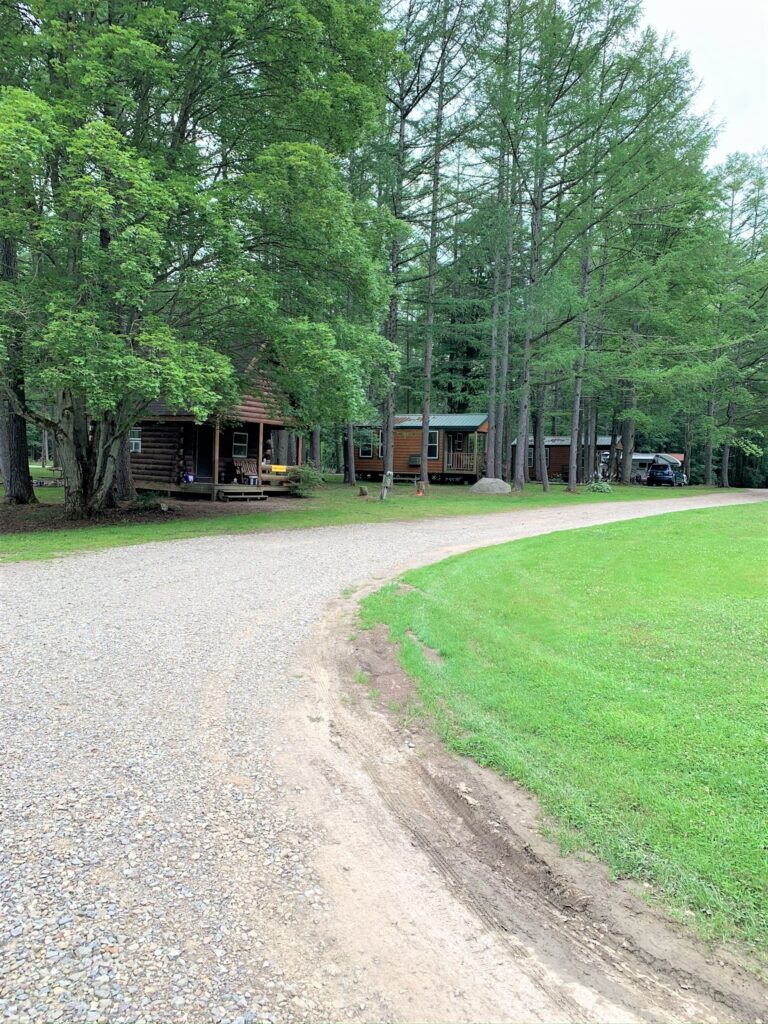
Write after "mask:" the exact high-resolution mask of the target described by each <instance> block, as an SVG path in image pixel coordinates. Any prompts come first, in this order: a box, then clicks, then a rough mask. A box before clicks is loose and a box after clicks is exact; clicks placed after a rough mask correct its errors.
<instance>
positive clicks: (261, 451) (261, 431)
mask: <svg viewBox="0 0 768 1024" xmlns="http://www.w3.org/2000/svg"><path fill="white" fill-rule="evenodd" d="M263 461H264V424H263V423H262V422H261V420H259V477H258V479H259V484H261V464H262V463H263Z"/></svg>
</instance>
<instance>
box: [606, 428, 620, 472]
mask: <svg viewBox="0 0 768 1024" xmlns="http://www.w3.org/2000/svg"><path fill="white" fill-rule="evenodd" d="M618 440H619V422H618V420H617V419H616V417H615V416H614V417H613V419H612V420H611V447H610V448H609V449H608V469H607V473H606V477H607V479H608V480H613V479H614V478H615V477H616V475H617V471H616V458H617V456H618V452H619V448H618Z"/></svg>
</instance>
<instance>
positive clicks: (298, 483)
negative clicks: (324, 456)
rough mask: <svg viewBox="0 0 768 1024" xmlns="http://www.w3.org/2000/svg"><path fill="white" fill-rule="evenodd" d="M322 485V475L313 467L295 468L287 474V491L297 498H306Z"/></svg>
mask: <svg viewBox="0 0 768 1024" xmlns="http://www.w3.org/2000/svg"><path fill="white" fill-rule="evenodd" d="M322 485H323V474H322V473H318V471H317V470H316V469H315V467H314V466H295V467H294V468H293V469H292V470H291V471H290V473H289V474H288V485H287V486H288V490H289V491H290V493H291V494H294V495H295V496H296V497H297V498H308V497H310V495H311V494H312V493H313V492H314V491H316V490H317V489H318V488H319V487H322Z"/></svg>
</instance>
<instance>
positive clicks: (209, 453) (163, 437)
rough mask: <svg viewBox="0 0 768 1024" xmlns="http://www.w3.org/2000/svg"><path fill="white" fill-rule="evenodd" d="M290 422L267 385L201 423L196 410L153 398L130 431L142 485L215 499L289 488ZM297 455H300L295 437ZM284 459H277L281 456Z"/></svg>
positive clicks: (136, 478)
mask: <svg viewBox="0 0 768 1024" xmlns="http://www.w3.org/2000/svg"><path fill="white" fill-rule="evenodd" d="M287 435H288V428H287V425H286V420H285V416H284V415H283V414H282V413H281V411H280V409H279V406H278V404H277V402H276V401H275V399H274V396H273V395H272V393H271V391H270V389H269V387H268V386H266V385H264V387H263V388H262V389H261V390H260V393H258V394H251V395H246V396H244V397H243V399H242V400H241V402H240V404H239V405H238V406H236V407H235V408H234V409H232V410H231V411H230V413H229V414H228V415H227V416H226V417H218V418H217V419H214V420H210V421H208V422H206V423H197V422H196V421H195V417H194V416H193V415H192V413H187V412H177V413H173V412H171V411H170V410H169V409H168V408H167V407H166V406H165V405H164V404H163V403H162V402H159V401H158V402H153V403H152V404H151V405H150V406H149V408H148V409H147V411H146V414H145V415H144V417H143V418H142V419H141V420H140V421H139V422H138V423H137V424H136V426H135V427H132V428H131V430H130V432H129V435H128V446H129V450H130V459H131V471H132V473H133V480H134V484H135V486H136V489H137V490H140V491H158V492H161V493H165V494H168V495H171V494H173V495H191V496H197V497H206V498H210V499H212V500H214V501H215V500H217V499H219V500H223V501H227V500H230V499H234V498H244V499H248V498H260V497H263V496H264V494H265V493H268V492H273V493H274V492H279V491H282V490H284V486H285V483H286V474H287V470H288V469H289V468H290V467H289V466H288V465H287V463H288V461H294V460H293V459H291V460H289V458H288V457H287V455H286V452H287V440H288V438H287ZM296 447H297V450H296V454H295V461H296V462H300V461H301V439H300V438H297V439H296ZM279 455H281V456H284V457H285V462H284V463H283V462H280V463H278V456H279Z"/></svg>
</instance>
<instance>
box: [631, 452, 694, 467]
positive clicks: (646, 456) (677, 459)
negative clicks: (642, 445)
mask: <svg viewBox="0 0 768 1024" xmlns="http://www.w3.org/2000/svg"><path fill="white" fill-rule="evenodd" d="M655 459H661V461H662V462H668V463H669V464H670V465H672V466H674V465H678V466H680V465H682V463H683V459H684V456H683V455H673V454H672V452H634V453H633V455H632V461H633V462H653V461H654V460H655Z"/></svg>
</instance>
